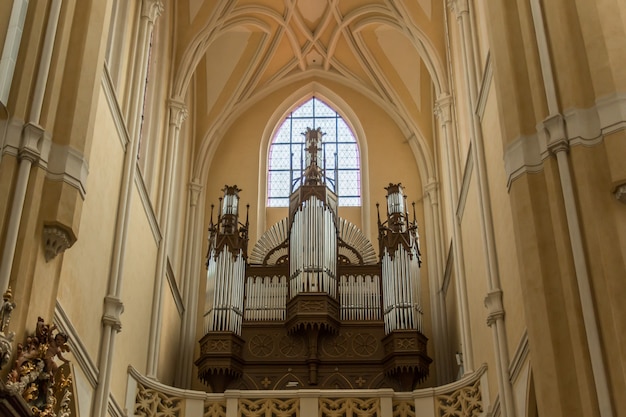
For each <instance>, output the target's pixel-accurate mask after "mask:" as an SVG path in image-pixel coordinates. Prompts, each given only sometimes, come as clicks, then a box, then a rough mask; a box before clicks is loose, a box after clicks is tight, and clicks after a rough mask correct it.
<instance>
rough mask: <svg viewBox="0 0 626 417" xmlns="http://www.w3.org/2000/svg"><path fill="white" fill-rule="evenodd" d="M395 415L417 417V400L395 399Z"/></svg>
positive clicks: (394, 416) (396, 416) (395, 416)
mask: <svg viewBox="0 0 626 417" xmlns="http://www.w3.org/2000/svg"><path fill="white" fill-rule="evenodd" d="M393 417H415V401H413V400H406V401H394V402H393Z"/></svg>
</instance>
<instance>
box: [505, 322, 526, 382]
mask: <svg viewBox="0 0 626 417" xmlns="http://www.w3.org/2000/svg"><path fill="white" fill-rule="evenodd" d="M529 349H530V348H529V345H528V332H527V330H524V333H522V337H521V339H520V341H519V343H518V344H517V348H516V349H515V353H514V354H513V358H512V359H511V363H510V364H509V375H511V382H512V383H514V382H515V381H517V378H518V377H519V375H520V372H521V371H522V369H523V367H524V364H525V363H526V359H528V353H529Z"/></svg>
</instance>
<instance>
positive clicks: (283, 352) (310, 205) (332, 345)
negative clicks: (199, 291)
mask: <svg viewBox="0 0 626 417" xmlns="http://www.w3.org/2000/svg"><path fill="white" fill-rule="evenodd" d="M305 136H306V148H305V149H306V169H305V170H304V174H303V178H302V185H301V186H300V187H299V188H298V189H296V190H295V191H294V192H293V193H292V194H291V196H290V204H289V216H288V218H285V219H283V221H281V222H279V223H277V224H276V225H274V226H273V227H272V228H270V229H269V230H268V231H267V232H266V233H265V234H264V235H263V236H262V237H261V239H259V241H258V242H257V244H256V245H255V247H254V249H253V251H252V253H251V255H250V256H248V255H247V245H248V234H247V230H248V220H247V219H246V223H245V224H243V223H240V222H239V220H238V219H239V212H238V205H239V192H240V191H241V190H239V189H238V188H237V186H226V187H225V188H224V190H223V191H224V197H223V199H220V212H219V214H218V218H217V223H213V220H212V218H213V214H211V226H210V228H209V253H208V255H207V270H208V272H207V291H206V300H205V309H204V318H203V320H204V324H203V328H204V336H203V337H202V339H201V340H200V357H199V358H198V359H197V360H196V362H195V363H196V365H197V367H198V375H199V377H200V379H201V380H202V381H203V382H204V383H206V384H207V385H208V386H209V389H210V390H211V391H213V392H221V391H224V390H225V389H298V388H324V389H335V388H342V389H352V388H357V389H358V388H383V387H388V388H393V389H395V390H397V391H409V390H412V389H414V388H415V387H416V386H417V385H418V384H419V383H420V382H422V381H423V380H424V379H425V378H426V377H427V376H428V367H429V364H430V362H431V359H430V358H429V357H428V355H427V352H426V342H427V338H426V337H425V336H424V335H423V334H422V332H421V330H422V310H421V307H420V301H419V297H420V294H419V266H420V253H419V237H418V233H417V224H416V222H415V214H413V221H412V222H411V221H409V216H408V213H407V212H406V202H405V197H404V195H403V189H402V187H401V185H400V184H390V185H389V187H387V188H386V189H387V220H386V221H384V222H381V220H380V214H379V215H378V231H379V257H377V256H376V253H375V251H374V249H373V247H372V245H371V243H370V242H369V240H368V239H367V238H366V237H365V236H364V235H363V234H362V232H361V231H360V230H358V228H356V227H355V226H354V225H352V224H351V223H349V222H347V221H345V220H344V219H341V218H339V217H338V216H337V206H338V204H337V200H338V199H337V196H336V194H335V193H334V192H333V191H331V190H330V189H329V187H328V186H327V185H328V184H327V181H328V180H327V178H326V177H325V175H324V174H325V173H324V170H323V169H322V166H323V165H322V163H321V158H320V156H321V152H320V151H321V140H322V132H321V131H320V129H317V130H312V129H307V131H306V132H305Z"/></svg>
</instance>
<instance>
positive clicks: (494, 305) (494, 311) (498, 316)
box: [485, 290, 504, 327]
mask: <svg viewBox="0 0 626 417" xmlns="http://www.w3.org/2000/svg"><path fill="white" fill-rule="evenodd" d="M485 307H487V325H488V326H490V327H491V325H493V324H494V323H495V322H496V321H498V320H502V319H504V306H503V304H502V290H495V291H491V292H489V293H487V296H486V297H485Z"/></svg>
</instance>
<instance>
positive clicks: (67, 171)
mask: <svg viewBox="0 0 626 417" xmlns="http://www.w3.org/2000/svg"><path fill="white" fill-rule="evenodd" d="M51 135H52V134H51V133H50V132H48V131H46V130H44V129H43V128H42V127H40V126H37V125H35V124H33V123H24V121H23V120H20V119H16V118H12V119H10V120H9V121H8V126H7V133H6V142H5V143H4V146H3V148H2V154H7V155H11V156H14V157H19V153H20V151H22V150H23V149H29V150H30V151H32V152H34V153H36V154H37V155H38V158H37V162H36V164H37V166H38V167H39V168H41V169H43V170H44V171H46V178H48V179H49V180H51V181H63V182H65V183H67V184H69V185H70V186H72V187H74V188H76V189H77V190H78V192H79V193H80V196H81V198H82V199H83V200H84V199H85V195H86V193H87V189H86V184H87V176H88V175H89V165H88V163H87V161H86V159H85V157H84V155H83V154H82V153H81V152H79V151H78V150H76V149H74V148H72V147H70V146H67V145H59V144H57V143H55V142H53V141H52V140H51Z"/></svg>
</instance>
